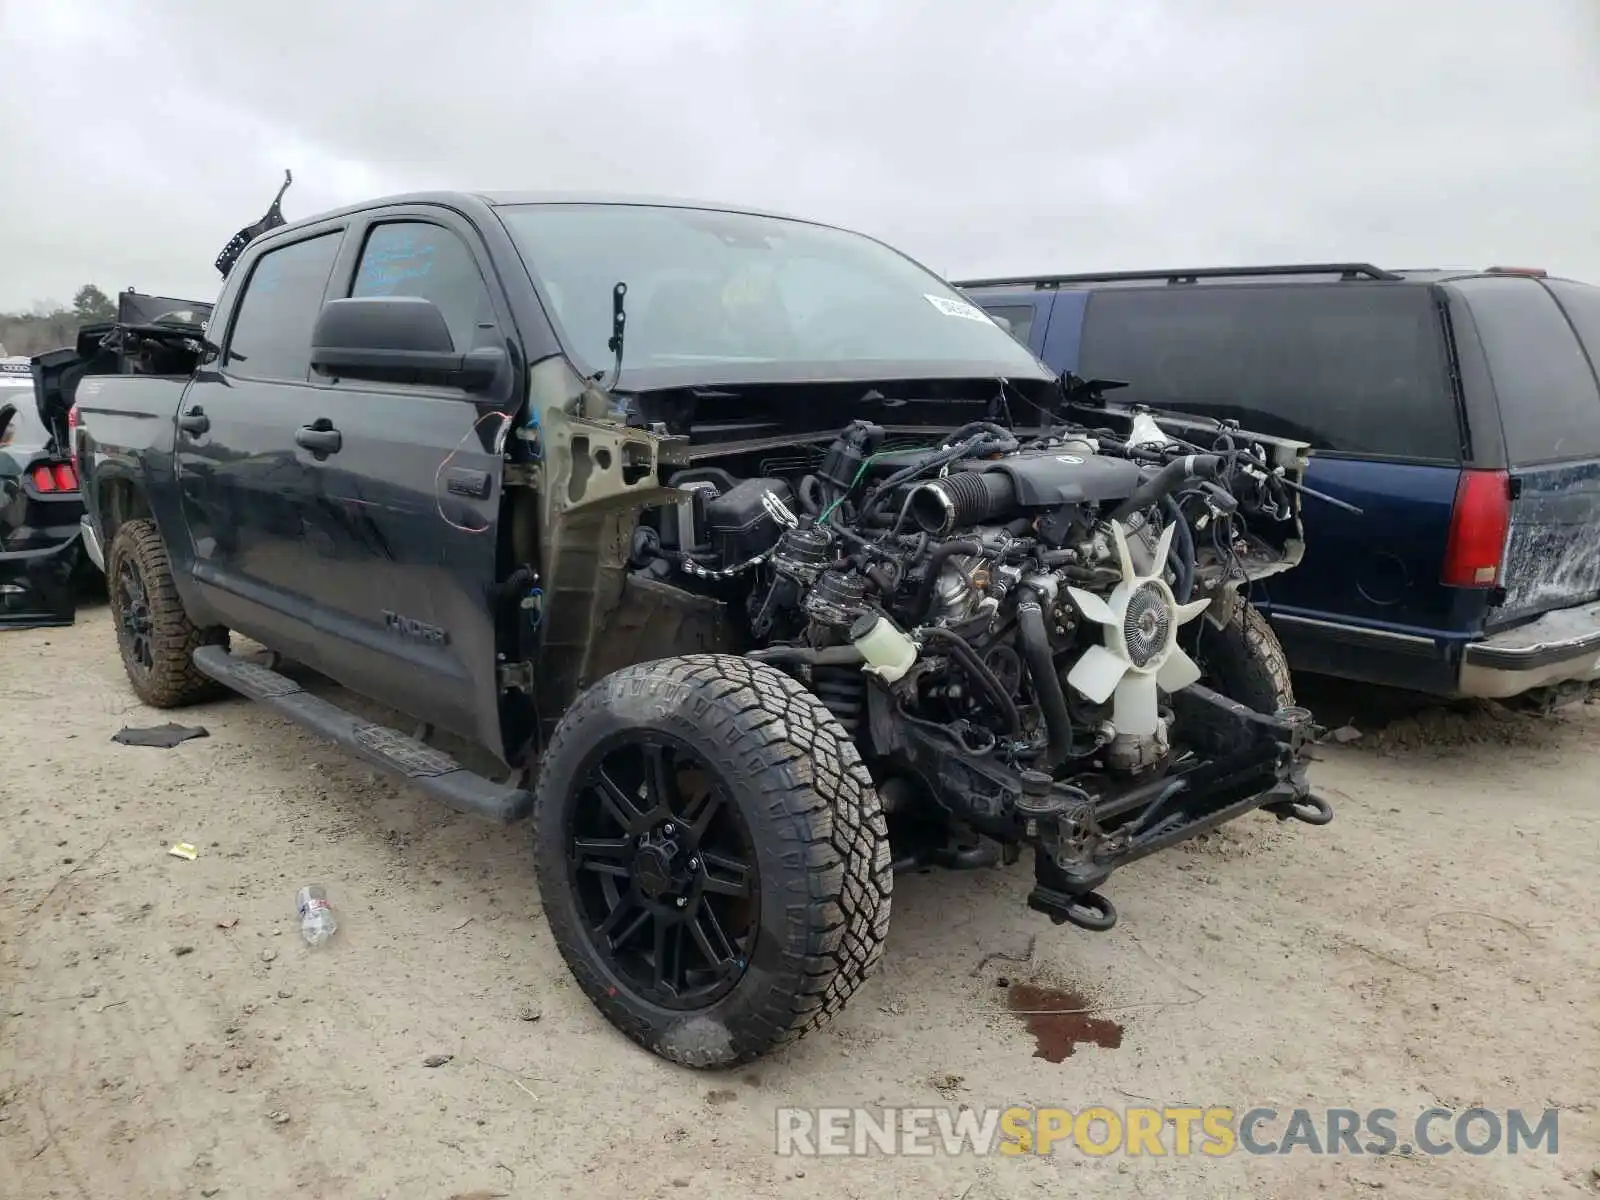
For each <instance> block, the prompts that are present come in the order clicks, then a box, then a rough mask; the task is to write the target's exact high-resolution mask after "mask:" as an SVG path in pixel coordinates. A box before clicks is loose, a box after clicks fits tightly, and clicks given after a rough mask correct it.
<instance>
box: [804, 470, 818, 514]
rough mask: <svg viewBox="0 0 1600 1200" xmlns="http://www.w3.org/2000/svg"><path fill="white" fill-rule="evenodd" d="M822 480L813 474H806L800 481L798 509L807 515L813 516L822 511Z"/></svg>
mask: <svg viewBox="0 0 1600 1200" xmlns="http://www.w3.org/2000/svg"><path fill="white" fill-rule="evenodd" d="M823 503H824V501H823V499H822V481H821V480H820V479H818V478H817V477H816V476H815V475H807V476H806V477H805V478H804V479H802V480H801V481H800V509H801V511H802V512H804V513H805V514H806V515H807V516H808V517H814V516H816V515H817V514H818V513H820V512H821V511H822V505H823Z"/></svg>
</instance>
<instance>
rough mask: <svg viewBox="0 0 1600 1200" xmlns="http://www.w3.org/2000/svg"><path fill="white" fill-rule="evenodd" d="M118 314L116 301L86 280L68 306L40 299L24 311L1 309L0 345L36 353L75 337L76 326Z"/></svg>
mask: <svg viewBox="0 0 1600 1200" xmlns="http://www.w3.org/2000/svg"><path fill="white" fill-rule="evenodd" d="M116 315H117V302H116V301H115V300H113V299H112V298H111V297H110V296H107V295H106V294H105V293H104V292H103V291H101V290H100V289H99V288H98V287H96V286H95V285H94V284H92V283H86V284H84V285H83V286H82V287H81V288H79V289H78V290H77V293H76V294H75V295H74V296H73V297H72V305H71V307H70V308H69V307H67V306H66V305H63V304H58V303H54V302H52V301H41V302H40V303H38V304H35V305H34V306H33V308H32V309H31V310H30V311H28V312H25V313H0V346H3V347H4V348H5V353H6V354H27V355H33V354H39V353H42V352H43V351H45V350H54V349H56V348H57V347H58V346H70V345H71V344H72V343H73V342H74V341H76V340H77V336H78V327H79V326H81V325H90V324H93V323H94V322H96V321H110V320H113V319H114V318H115V317H116Z"/></svg>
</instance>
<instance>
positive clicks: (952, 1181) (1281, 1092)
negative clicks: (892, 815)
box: [0, 605, 1600, 1200]
mask: <svg viewBox="0 0 1600 1200" xmlns="http://www.w3.org/2000/svg"><path fill="white" fill-rule="evenodd" d="M176 715H177V717H178V719H180V720H182V721H184V722H188V723H194V724H201V725H204V726H205V727H206V728H207V729H208V730H209V731H210V737H209V738H206V739H203V740H195V741H190V742H187V743H185V744H183V745H181V746H178V747H176V748H174V749H169V750H161V749H152V748H138V747H127V746H122V745H118V744H114V743H113V742H112V741H111V740H110V739H111V735H112V734H113V733H114V732H115V731H116V730H117V729H119V728H121V727H122V726H124V725H134V726H140V725H152V724H160V723H162V722H164V721H166V720H169V719H172V717H173V716H174V714H158V713H156V712H153V711H151V710H147V709H144V708H142V707H141V706H140V705H139V704H138V703H137V702H135V701H134V699H133V697H132V694H131V692H130V691H129V690H128V688H127V686H126V684H125V682H124V679H123V675H122V670H121V666H120V664H119V662H118V660H117V656H116V652H115V649H114V645H113V641H112V634H111V630H110V625H109V621H108V619H107V615H106V611H105V609H104V606H103V605H101V606H98V607H91V608H90V609H88V610H87V611H86V612H84V613H82V614H81V615H80V619H79V623H78V625H77V626H76V627H74V628H72V629H64V630H49V631H33V632H18V633H9V634H5V635H0V846H3V851H4V853H3V858H0V1196H3V1197H5V1200H13V1198H14V1200H22V1198H27V1200H33V1198H35V1197H46V1196H59V1197H69V1198H74V1200H87V1198H93V1200H100V1198H101V1197H108V1198H116V1200H134V1198H136V1197H189V1196H196V1197H210V1196H218V1197H224V1198H228V1200H232V1198H236V1197H275V1196H291V1197H293V1196H308V1197H339V1198H343V1197H354V1198H377V1197H395V1198H401V1197H403V1198H407V1200H409V1198H411V1197H418V1198H422V1200H446V1198H447V1197H452V1196H455V1197H462V1196H466V1197H472V1198H473V1200H480V1198H484V1197H490V1196H506V1197H543V1196H557V1195H587V1196H629V1197H656V1196H660V1197H672V1196H681V1195H693V1196H698V1197H706V1198H712V1200H715V1198H720V1197H803V1196H824V1197H892V1196H904V1197H916V1198H918V1200H927V1198H945V1197H948V1198H950V1200H957V1198H962V1200H990V1198H999V1197H1034V1196H1066V1195H1089V1194H1092V1195H1095V1196H1102V1197H1125V1196H1147V1197H1188V1196H1195V1197H1213V1196H1216V1197H1222V1196H1226V1197H1237V1196H1260V1197H1285V1198H1294V1197H1325V1196H1326V1197H1340V1196H1368V1195H1374V1194H1376V1193H1378V1192H1379V1191H1382V1192H1383V1194H1386V1195H1394V1196H1405V1197H1410V1196H1417V1197H1437V1198H1440V1200H1445V1198H1449V1200H1474V1198H1478V1197H1519V1198H1522V1197H1547V1196H1548V1197H1554V1196H1579V1195H1594V1194H1596V1190H1597V1183H1596V1181H1597V1180H1600V1116H1597V1113H1596V1109H1595V1104H1596V1102H1597V1099H1600V1097H1597V1091H1600V1088H1597V1084H1600V888H1597V886H1596V879H1597V878H1600V787H1597V785H1596V782H1595V781H1596V776H1597V774H1600V753H1597V750H1596V734H1597V733H1600V706H1594V705H1591V706H1588V707H1580V708H1578V709H1576V710H1569V711H1567V712H1566V713H1564V714H1559V715H1558V716H1557V717H1555V718H1553V719H1549V720H1543V721H1539V720H1533V719H1529V718H1522V717H1517V718H1506V717H1501V716H1498V715H1496V714H1494V713H1493V712H1488V711H1486V712H1484V713H1479V714H1476V715H1469V716H1465V717H1458V716H1454V715H1450V716H1445V717H1440V716H1438V715H1437V714H1434V715H1429V714H1424V715H1423V716H1422V717H1421V718H1418V717H1405V718H1402V719H1401V720H1400V721H1397V722H1395V723H1393V724H1391V725H1390V727H1389V730H1388V731H1387V732H1385V733H1382V734H1379V733H1376V732H1369V733H1368V735H1367V736H1366V737H1364V738H1362V739H1361V740H1359V741H1356V742H1354V743H1353V744H1351V745H1349V746H1342V747H1330V748H1328V749H1327V750H1326V751H1325V761H1323V762H1321V763H1319V764H1318V765H1317V766H1316V767H1315V768H1314V771H1315V779H1316V781H1317V784H1318V786H1319V789H1320V790H1321V791H1322V792H1323V793H1324V794H1325V795H1327V796H1328V798H1329V799H1330V800H1331V801H1332V802H1333V803H1334V804H1335V805H1336V806H1337V809H1338V817H1337V819H1336V820H1335V822H1334V823H1333V824H1332V825H1330V826H1328V827H1327V828H1325V829H1312V828H1310V827H1307V826H1304V825H1299V824H1295V823H1290V824H1288V825H1279V824H1278V823H1277V822H1275V821H1274V820H1272V819H1271V818H1269V817H1265V816H1256V817H1252V818H1249V819H1246V820H1245V821H1243V822H1240V823H1237V824H1235V825H1233V826H1230V827H1229V828H1228V829H1227V830H1225V831H1224V832H1222V833H1220V834H1218V835H1214V836H1212V837H1211V838H1209V839H1207V840H1206V841H1205V842H1204V843H1203V844H1191V845H1189V846H1187V847H1184V848H1182V849H1179V850H1176V851H1172V852H1169V853H1167V854H1164V855H1161V856H1157V857H1156V858H1154V859H1151V860H1147V861H1146V862H1144V863H1141V864H1139V865H1137V866H1135V867H1133V868H1130V869H1129V870H1127V871H1126V872H1124V873H1122V874H1120V875H1119V876H1118V877H1117V878H1116V879H1115V880H1113V881H1112V884H1111V886H1110V888H1109V889H1108V890H1109V892H1110V894H1111V895H1112V896H1113V898H1114V899H1115V900H1116V902H1117V904H1118V906H1119V908H1120V910H1121V913H1122V923H1121V924H1120V925H1119V926H1118V927H1117V928H1116V929H1115V930H1113V931H1112V932H1111V933H1109V934H1105V935H1091V934H1086V933H1082V932H1078V931H1076V930H1073V929H1071V928H1070V927H1067V928H1059V927H1056V926H1052V925H1050V924H1049V923H1048V922H1047V921H1045V920H1044V919H1043V918H1042V917H1039V916H1037V915H1035V914H1033V913H1031V912H1029V911H1028V910H1027V909H1026V908H1025V907H1024V905H1023V898H1024V896H1025V895H1026V893H1027V890H1028V887H1029V876H1030V873H1031V872H1030V871H1029V869H1028V865H1027V863H1026V862H1024V863H1021V864H1018V865H1017V866H1016V867H1013V868H1009V869H1002V870H995V871H986V872H980V873H974V874H930V875H913V876H909V877H902V878H901V879H900V880H899V881H898V884H897V887H896V892H895V899H894V929H893V933H892V935H891V940H890V945H889V950H888V954H887V958H886V964H885V966H884V969H883V970H882V972H881V973H880V974H879V975H878V976H877V977H876V978H875V979H874V980H873V981H872V983H871V984H870V985H868V986H867V987H866V988H865V989H864V990H863V991H862V992H861V993H859V994H858V995H857V997H856V999H855V1000H854V1001H853V1004H852V1007H850V1008H849V1009H848V1010H847V1011H846V1013H845V1014H844V1015H843V1016H842V1017H841V1018H840V1019H838V1020H836V1021H835V1022H834V1023H833V1024H831V1025H830V1026H828V1027H827V1028H826V1029H825V1030H824V1031H823V1032H822V1033H820V1034H818V1035H815V1036H813V1037H812V1038H809V1039H806V1040H805V1041H803V1042H802V1043H800V1045H799V1046H798V1047H796V1048H794V1049H792V1050H790V1051H788V1052H786V1053H785V1054H783V1055H782V1056H779V1057H775V1058H772V1059H770V1060H767V1061H763V1062H761V1063H759V1064H757V1065H755V1066H753V1067H749V1068H746V1069H743V1070H740V1071H737V1072H733V1073H724V1074H711V1075H708V1074H704V1073H695V1072H690V1071H685V1070H680V1069H677V1068H674V1067H671V1066H668V1065H667V1064H665V1063H662V1062H660V1061H659V1060H657V1059H655V1058H653V1057H651V1056H649V1055H647V1054H646V1053H645V1052H643V1051H641V1050H638V1049H636V1048H635V1047H634V1046H633V1045H632V1044H631V1043H628V1042H626V1041H625V1040H624V1039H623V1038H622V1037H621V1036H620V1035H618V1034H616V1033H614V1032H613V1031H612V1030H611V1029H610V1027H609V1026H607V1025H606V1024H605V1023H604V1022H603V1021H602V1020H601V1019H600V1017H599V1016H598V1015H597V1014H596V1013H595V1011H594V1010H593V1009H592V1008H591V1007H590V1006H589V1004H588V1003H587V1002H586V1001H585V999H584V998H583V996H582V995H581V994H580V993H579V992H578V991H577V989H576V988H575V987H574V986H573V985H572V984H571V983H570V982H569V980H568V977H567V974H566V971H565V969H564V968H563V966H562V964H561V962H560V959H559V957H558V955H557V952H556V950H555V947H554V946H553V945H552V943H551V940H550V937H549V934H548V932H547V930H546V927H545V924H544V920H543V917H542V916H541V913H540V905H539V896H538V893H537V890H536V888H535V886H534V883H533V879H532V871H531V863H530V853H529V848H528V845H527V841H526V839H527V835H526V833H525V832H524V831H522V830H520V829H513V830H510V831H506V830H501V829H496V828H492V827H488V826H486V825H484V824H482V823H480V822H478V821H475V820H473V819H470V818H466V817H462V816H457V815H455V814H452V813H451V812H449V811H448V810H446V809H444V808H442V807H440V806H438V805H436V804H435V803H433V802H431V801H429V800H427V799H425V798H423V797H422V796H420V795H419V794H417V793H415V792H413V791H410V790H409V789H408V788H407V787H405V786H404V785H402V784H399V783H397V782H394V781H391V780H390V779H388V778H383V777H379V776H377V775H376V774H374V773H373V772H371V771H369V770H368V769H367V768H365V767H364V766H362V765H361V764H359V763H356V762H353V761H352V760H350V759H349V758H347V757H345V756H343V755H342V754H341V753H339V752H338V751H337V750H335V749H333V748H331V747H328V746H326V745H324V744H322V743H320V742H319V741H317V740H316V739H315V738H313V737H312V736H310V735H308V734H304V733H301V732H299V731H298V730H297V729H295V728H294V727H292V726H290V725H288V724H286V723H284V722H282V721H280V720H278V719H277V718H275V717H272V716H270V715H268V714H267V713H265V712H263V711H260V710H257V709H254V708H252V707H251V706H249V705H248V704H246V703H245V702H243V701H227V702H219V703H216V704H212V705H208V706H205V707H202V708H199V709H195V710H191V711H188V712H186V713H182V714H176ZM1407 722H1409V724H1407ZM1357 723H1358V724H1360V718H1359V717H1358V719H1357ZM175 842H189V843H193V844H194V845H195V846H196V847H197V848H198V850H199V856H198V858H197V859H195V860H194V861H192V862H191V861H186V860H184V859H181V858H177V857H173V856H171V855H169V854H168V853H167V850H168V847H169V846H171V845H172V844H173V843H175ZM311 882H321V883H325V884H326V885H327V887H328V889H329V893H330V896H331V898H332V902H333V905H334V907H335V911H336V913H337V915H338V918H339V921H340V928H339V932H338V934H337V936H336V937H335V938H334V939H333V941H332V942H331V943H329V944H328V945H327V946H325V947H323V948H321V949H318V950H311V949H308V948H307V947H305V946H304V945H303V944H302V942H301V941H300V939H299V937H298V933H297V922H296V918H295V911H294V896H295V891H296V889H297V888H298V887H300V886H301V885H302V884H305V883H311ZM1030 947H1031V953H1030ZM997 954H1001V955H1006V956H1009V957H1008V958H998V957H995V955H997ZM1001 979H1004V980H1005V981H1006V982H1007V983H1009V984H1010V987H1011V988H1017V987H1019V986H1022V985H1031V986H1034V987H1038V988H1065V989H1067V990H1071V991H1075V992H1078V993H1081V994H1083V995H1086V996H1087V997H1089V998H1090V1002H1091V1003H1092V1004H1094V1005H1095V1006H1097V1007H1098V1008H1099V1010H1100V1011H1099V1012H1098V1013H1097V1014H1096V1015H1095V1019H1096V1021H1098V1022H1103V1023H1104V1024H1103V1025H1102V1026H1097V1029H1098V1030H1099V1032H1100V1033H1101V1034H1102V1035H1104V1034H1106V1033H1107V1031H1108V1030H1110V1031H1114V1035H1113V1036H1099V1037H1098V1039H1097V1040H1099V1041H1101V1042H1104V1043H1106V1045H1105V1046H1099V1045H1094V1044H1083V1045H1080V1046H1078V1048H1077V1049H1076V1051H1075V1052H1074V1053H1072V1054H1071V1055H1070V1056H1068V1057H1065V1058H1064V1059H1062V1061H1060V1062H1051V1061H1048V1059H1047V1058H1043V1057H1036V1056H1035V1053H1034V1052H1035V1046H1036V1043H1035V1039H1034V1037H1033V1036H1032V1035H1031V1034H1030V1032H1029V1030H1028V1028H1027V1027H1026V1026H1025V1025H1024V1024H1023V1023H1022V1022H1021V1021H1019V1020H1018V1019H1017V1018H1016V1017H1015V1016H1014V1015H1012V1014H1011V1013H1010V1012H1009V1011H1008V1009H1007V1006H1006V1000H1005V997H1006V996H1007V995H1008V989H1007V988H1006V987H1005V986H1003V985H1001V984H1000V982H999V981H1000V980H1001ZM1019 994H1025V993H1019ZM438 1055H449V1056H450V1058H449V1060H448V1061H447V1062H445V1063H444V1064H443V1065H442V1066H437V1067H429V1066H427V1065H425V1061H424V1060H426V1059H428V1058H429V1057H430V1056H438ZM1058 1057H1059V1056H1058ZM1151 1103H1153V1104H1156V1105H1164V1106H1171V1105H1181V1104H1192V1105H1219V1104H1220V1105H1232V1106H1234V1107H1235V1108H1236V1109H1238V1110H1239V1111H1243V1110H1245V1109H1247V1108H1250V1107H1252V1106H1255V1105H1268V1106H1273V1107H1277V1108H1279V1109H1281V1110H1285V1111H1287V1110H1289V1109H1292V1108H1294V1107H1296V1106H1307V1107H1319V1108H1320V1107H1324V1106H1340V1107H1349V1108H1355V1109H1368V1108H1372V1107H1388V1108H1392V1109H1394V1110H1396V1111H1397V1112H1398V1113H1400V1114H1401V1123H1402V1127H1404V1125H1405V1122H1406V1121H1407V1120H1408V1119H1409V1118H1411V1117H1414V1116H1415V1115H1416V1114H1418V1113H1420V1112H1422V1111H1423V1110H1425V1109H1427V1108H1429V1107H1432V1106H1435V1105H1438V1106H1442V1107H1445V1108H1450V1109H1455V1110H1461V1109H1465V1108H1468V1107H1471V1106H1474V1105H1485V1106H1488V1107H1492V1108H1498V1109H1501V1110H1504V1109H1506V1108H1510V1107H1521V1108H1524V1109H1533V1110H1542V1109H1544V1108H1546V1107H1547V1106H1556V1107H1558V1108H1559V1109H1560V1110H1561V1111H1560V1126H1559V1134H1560V1142H1559V1151H1558V1153H1556V1154H1555V1155H1553V1156H1551V1155H1548V1154H1545V1153H1543V1152H1537V1153H1527V1152H1524V1153H1522V1154H1520V1155H1516V1156H1509V1155H1506V1154H1504V1153H1500V1154H1497V1155H1492V1156H1487V1157H1471V1156H1468V1155H1465V1154H1462V1153H1459V1152H1457V1153H1454V1154H1451V1155H1448V1156H1444V1157H1428V1156H1423V1155H1419V1154H1414V1155H1411V1156H1400V1155H1394V1156H1389V1157H1384V1158H1374V1157H1370V1156H1368V1157H1350V1156H1344V1157H1316V1156H1307V1155H1304V1154H1296V1155H1293V1156H1289V1157H1270V1158H1260V1157H1256V1156H1252V1155H1248V1154H1244V1153H1237V1154H1235V1155H1233V1156H1231V1157H1227V1158H1224V1159H1202V1158H1182V1159H1180V1158H1176V1157H1165V1158H1152V1157H1138V1158H1134V1157H1124V1156H1121V1155H1117V1156H1112V1157H1110V1158H1103V1159H1094V1158H1089V1157H1087V1156H1085V1155H1083V1154H1081V1153H1078V1152H1077V1151H1076V1150H1074V1149H1071V1148H1070V1147H1069V1148H1067V1149H1065V1150H1062V1151H1060V1152H1058V1153H1057V1154H1056V1155H1055V1156H1054V1157H1051V1158H1040V1157H1035V1156H1030V1157H1024V1158H1020V1159H1010V1158H1005V1159H1002V1158H982V1159H980V1158H977V1157H973V1156H962V1157H950V1156H944V1155H940V1156H936V1157H933V1158H923V1159H915V1158H887V1157H883V1156H878V1155H873V1156H869V1157H866V1158H860V1159H828V1160H816V1159H813V1160H807V1161H800V1160H797V1159H793V1158H782V1159H780V1158H778V1157H777V1156H776V1155H775V1154H774V1150H773V1146H774V1109H775V1107H776V1106H778V1105H781V1104H796V1105H853V1104H864V1105H874V1106H876V1105H895V1106H900V1105H913V1104H939V1105H960V1104H967V1105H972V1106H980V1105H990V1104H993V1105H1007V1104H1042V1105H1061V1106H1065V1107H1068V1108H1071V1109H1074V1110H1077V1109H1081V1108H1083V1107H1085V1106H1088V1105H1091V1104H1104V1105H1109V1106H1111V1107H1114V1108H1120V1107H1123V1106H1128V1105H1140V1104H1151Z"/></svg>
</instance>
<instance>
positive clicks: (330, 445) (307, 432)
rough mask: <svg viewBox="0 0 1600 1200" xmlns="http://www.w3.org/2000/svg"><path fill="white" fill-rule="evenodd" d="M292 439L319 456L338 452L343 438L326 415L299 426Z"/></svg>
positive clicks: (342, 443)
mask: <svg viewBox="0 0 1600 1200" xmlns="http://www.w3.org/2000/svg"><path fill="white" fill-rule="evenodd" d="M294 440H295V444H296V445H298V446H302V447H304V448H305V449H307V450H309V451H311V453H313V454H315V455H316V456H317V457H319V458H321V457H323V456H324V455H328V454H337V453H339V449H340V447H342V446H343V445H344V438H343V437H342V436H341V435H340V433H339V431H338V430H337V429H335V428H334V427H333V422H332V421H330V420H328V418H327V417H318V418H317V419H316V420H315V421H313V422H311V424H309V425H302V426H300V428H299V429H297V430H295V431H294Z"/></svg>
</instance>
